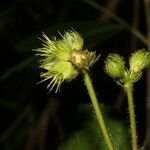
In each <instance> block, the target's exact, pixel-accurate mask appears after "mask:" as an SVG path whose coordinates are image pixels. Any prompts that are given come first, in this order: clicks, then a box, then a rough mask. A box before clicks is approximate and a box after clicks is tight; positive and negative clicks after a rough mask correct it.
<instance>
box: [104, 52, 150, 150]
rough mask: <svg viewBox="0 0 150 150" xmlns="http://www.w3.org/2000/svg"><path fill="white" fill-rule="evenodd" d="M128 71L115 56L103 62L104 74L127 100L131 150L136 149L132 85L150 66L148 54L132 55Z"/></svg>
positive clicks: (117, 56)
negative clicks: (113, 81)
mask: <svg viewBox="0 0 150 150" xmlns="http://www.w3.org/2000/svg"><path fill="white" fill-rule="evenodd" d="M129 62H130V63H129V69H127V68H125V61H124V60H123V58H122V57H120V56H119V55H117V54H112V55H109V56H108V58H107V60H106V62H105V70H106V73H107V74H108V75H109V76H111V77H113V78H114V79H115V81H116V82H117V84H119V85H121V86H122V87H123V88H124V90H125V92H126V94H127V98H128V106H129V116H130V128H131V138H132V148H133V150H137V149H138V145H137V135H136V134H137V133H136V119H135V112H134V102H133V93H132V92H133V85H134V83H135V82H137V81H138V80H139V79H140V78H141V76H142V71H143V69H145V68H147V67H148V66H149V65H150V54H149V53H148V52H146V51H145V50H139V51H137V52H135V53H133V54H132V56H131V57H130V59H129Z"/></svg>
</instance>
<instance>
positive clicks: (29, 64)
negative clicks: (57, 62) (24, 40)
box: [0, 57, 34, 80]
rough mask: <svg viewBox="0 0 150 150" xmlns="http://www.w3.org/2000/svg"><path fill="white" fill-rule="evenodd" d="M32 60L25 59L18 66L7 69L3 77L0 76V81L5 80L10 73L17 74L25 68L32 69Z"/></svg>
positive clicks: (31, 58)
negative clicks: (29, 67)
mask: <svg viewBox="0 0 150 150" xmlns="http://www.w3.org/2000/svg"><path fill="white" fill-rule="evenodd" d="M33 60H34V58H33V57H30V58H27V59H25V60H23V61H22V62H20V63H19V64H17V65H15V66H13V67H11V68H9V69H8V70H6V71H5V72H4V73H3V75H1V76H0V80H5V79H7V78H8V77H9V76H10V75H11V74H12V73H14V72H19V71H21V70H22V69H24V68H25V67H27V65H28V66H32V67H33V65H32V64H33Z"/></svg>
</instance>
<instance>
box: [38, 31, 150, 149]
mask: <svg viewBox="0 0 150 150" xmlns="http://www.w3.org/2000/svg"><path fill="white" fill-rule="evenodd" d="M60 35H61V34H60ZM43 37H44V39H43V40H42V41H44V44H43V47H42V48H38V49H36V50H35V51H37V52H38V53H37V55H38V56H40V61H39V62H40V68H42V69H44V70H45V71H44V72H42V73H41V77H42V78H44V79H43V80H42V81H46V80H48V79H51V82H50V83H49V84H48V86H47V88H49V87H50V86H51V88H50V90H52V89H53V87H54V86H55V85H57V86H56V92H57V91H58V89H59V88H60V85H61V84H62V83H63V82H64V81H71V80H72V79H74V78H75V77H76V76H77V75H78V74H82V75H83V80H84V84H85V86H86V87H87V90H88V93H89V96H90V99H91V102H92V105H93V108H94V111H95V114H96V118H97V120H98V123H99V126H100V129H101V132H102V134H103V137H104V140H105V142H106V145H107V147H108V149H109V150H114V149H116V148H115V145H114V144H113V142H112V139H111V137H110V135H109V133H108V130H107V129H106V125H105V122H104V119H103V115H102V111H101V107H100V105H99V104H98V100H97V97H96V94H95V91H94V87H93V84H92V81H91V79H90V76H89V74H88V70H89V68H90V67H91V66H92V65H93V64H94V63H95V62H96V61H97V60H98V58H99V56H98V57H96V54H95V52H89V51H88V50H83V39H82V37H81V36H80V35H79V34H78V33H77V32H76V31H68V32H65V34H64V35H61V37H62V39H56V37H53V39H52V40H51V39H49V38H48V37H47V36H46V35H45V34H43ZM129 61H130V63H129V69H127V68H126V67H125V61H124V58H123V57H121V56H119V55H118V54H111V55H109V56H108V57H107V59H106V61H105V72H106V73H107V74H108V75H109V76H111V77H113V78H114V79H115V80H116V82H117V84H119V85H121V86H122V87H123V88H124V90H125V92H126V93H127V97H128V106H129V116H130V128H131V137H132V148H133V150H138V144H137V135H136V121H135V112H134V102H133V94H132V91H133V84H134V83H135V82H137V81H138V80H139V79H140V78H141V76H142V71H143V69H145V68H147V67H148V66H149V64H150V54H149V53H148V52H146V51H145V50H140V51H137V52H135V53H133V54H132V56H131V57H130V60H129ZM112 136H113V135H112Z"/></svg>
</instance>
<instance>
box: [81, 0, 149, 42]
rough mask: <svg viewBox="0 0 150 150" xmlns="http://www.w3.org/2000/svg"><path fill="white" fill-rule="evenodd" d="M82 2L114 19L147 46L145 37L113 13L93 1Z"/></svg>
mask: <svg viewBox="0 0 150 150" xmlns="http://www.w3.org/2000/svg"><path fill="white" fill-rule="evenodd" d="M82 1H84V2H85V3H87V4H89V5H90V6H92V7H93V8H95V9H97V10H100V11H102V12H103V13H105V14H106V15H108V16H109V17H111V18H112V19H114V20H115V21H116V22H118V23H119V24H120V25H121V26H123V27H124V28H126V29H128V30H129V31H130V32H131V33H132V34H133V35H134V36H135V37H137V38H138V39H139V40H140V41H141V42H143V43H144V44H145V45H148V40H147V39H146V37H145V36H144V35H143V34H142V33H141V32H139V31H138V30H137V29H135V28H133V27H132V26H131V25H129V24H128V23H127V22H126V21H125V20H123V19H122V18H120V17H119V16H117V15H116V14H114V13H113V12H111V11H110V10H108V9H107V8H105V7H103V6H101V5H99V4H97V3H96V2H94V1H93V0H82Z"/></svg>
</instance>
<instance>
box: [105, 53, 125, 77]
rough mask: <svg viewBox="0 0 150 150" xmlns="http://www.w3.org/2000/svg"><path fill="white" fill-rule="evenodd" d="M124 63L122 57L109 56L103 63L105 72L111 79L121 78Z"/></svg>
mask: <svg viewBox="0 0 150 150" xmlns="http://www.w3.org/2000/svg"><path fill="white" fill-rule="evenodd" d="M124 64H125V62H124V60H123V58H122V57H120V56H119V55H117V54H111V55H109V56H108V57H107V59H106V61H105V71H106V73H107V74H108V75H109V76H111V77H113V78H121V77H123V74H124V72H125V66H124Z"/></svg>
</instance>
